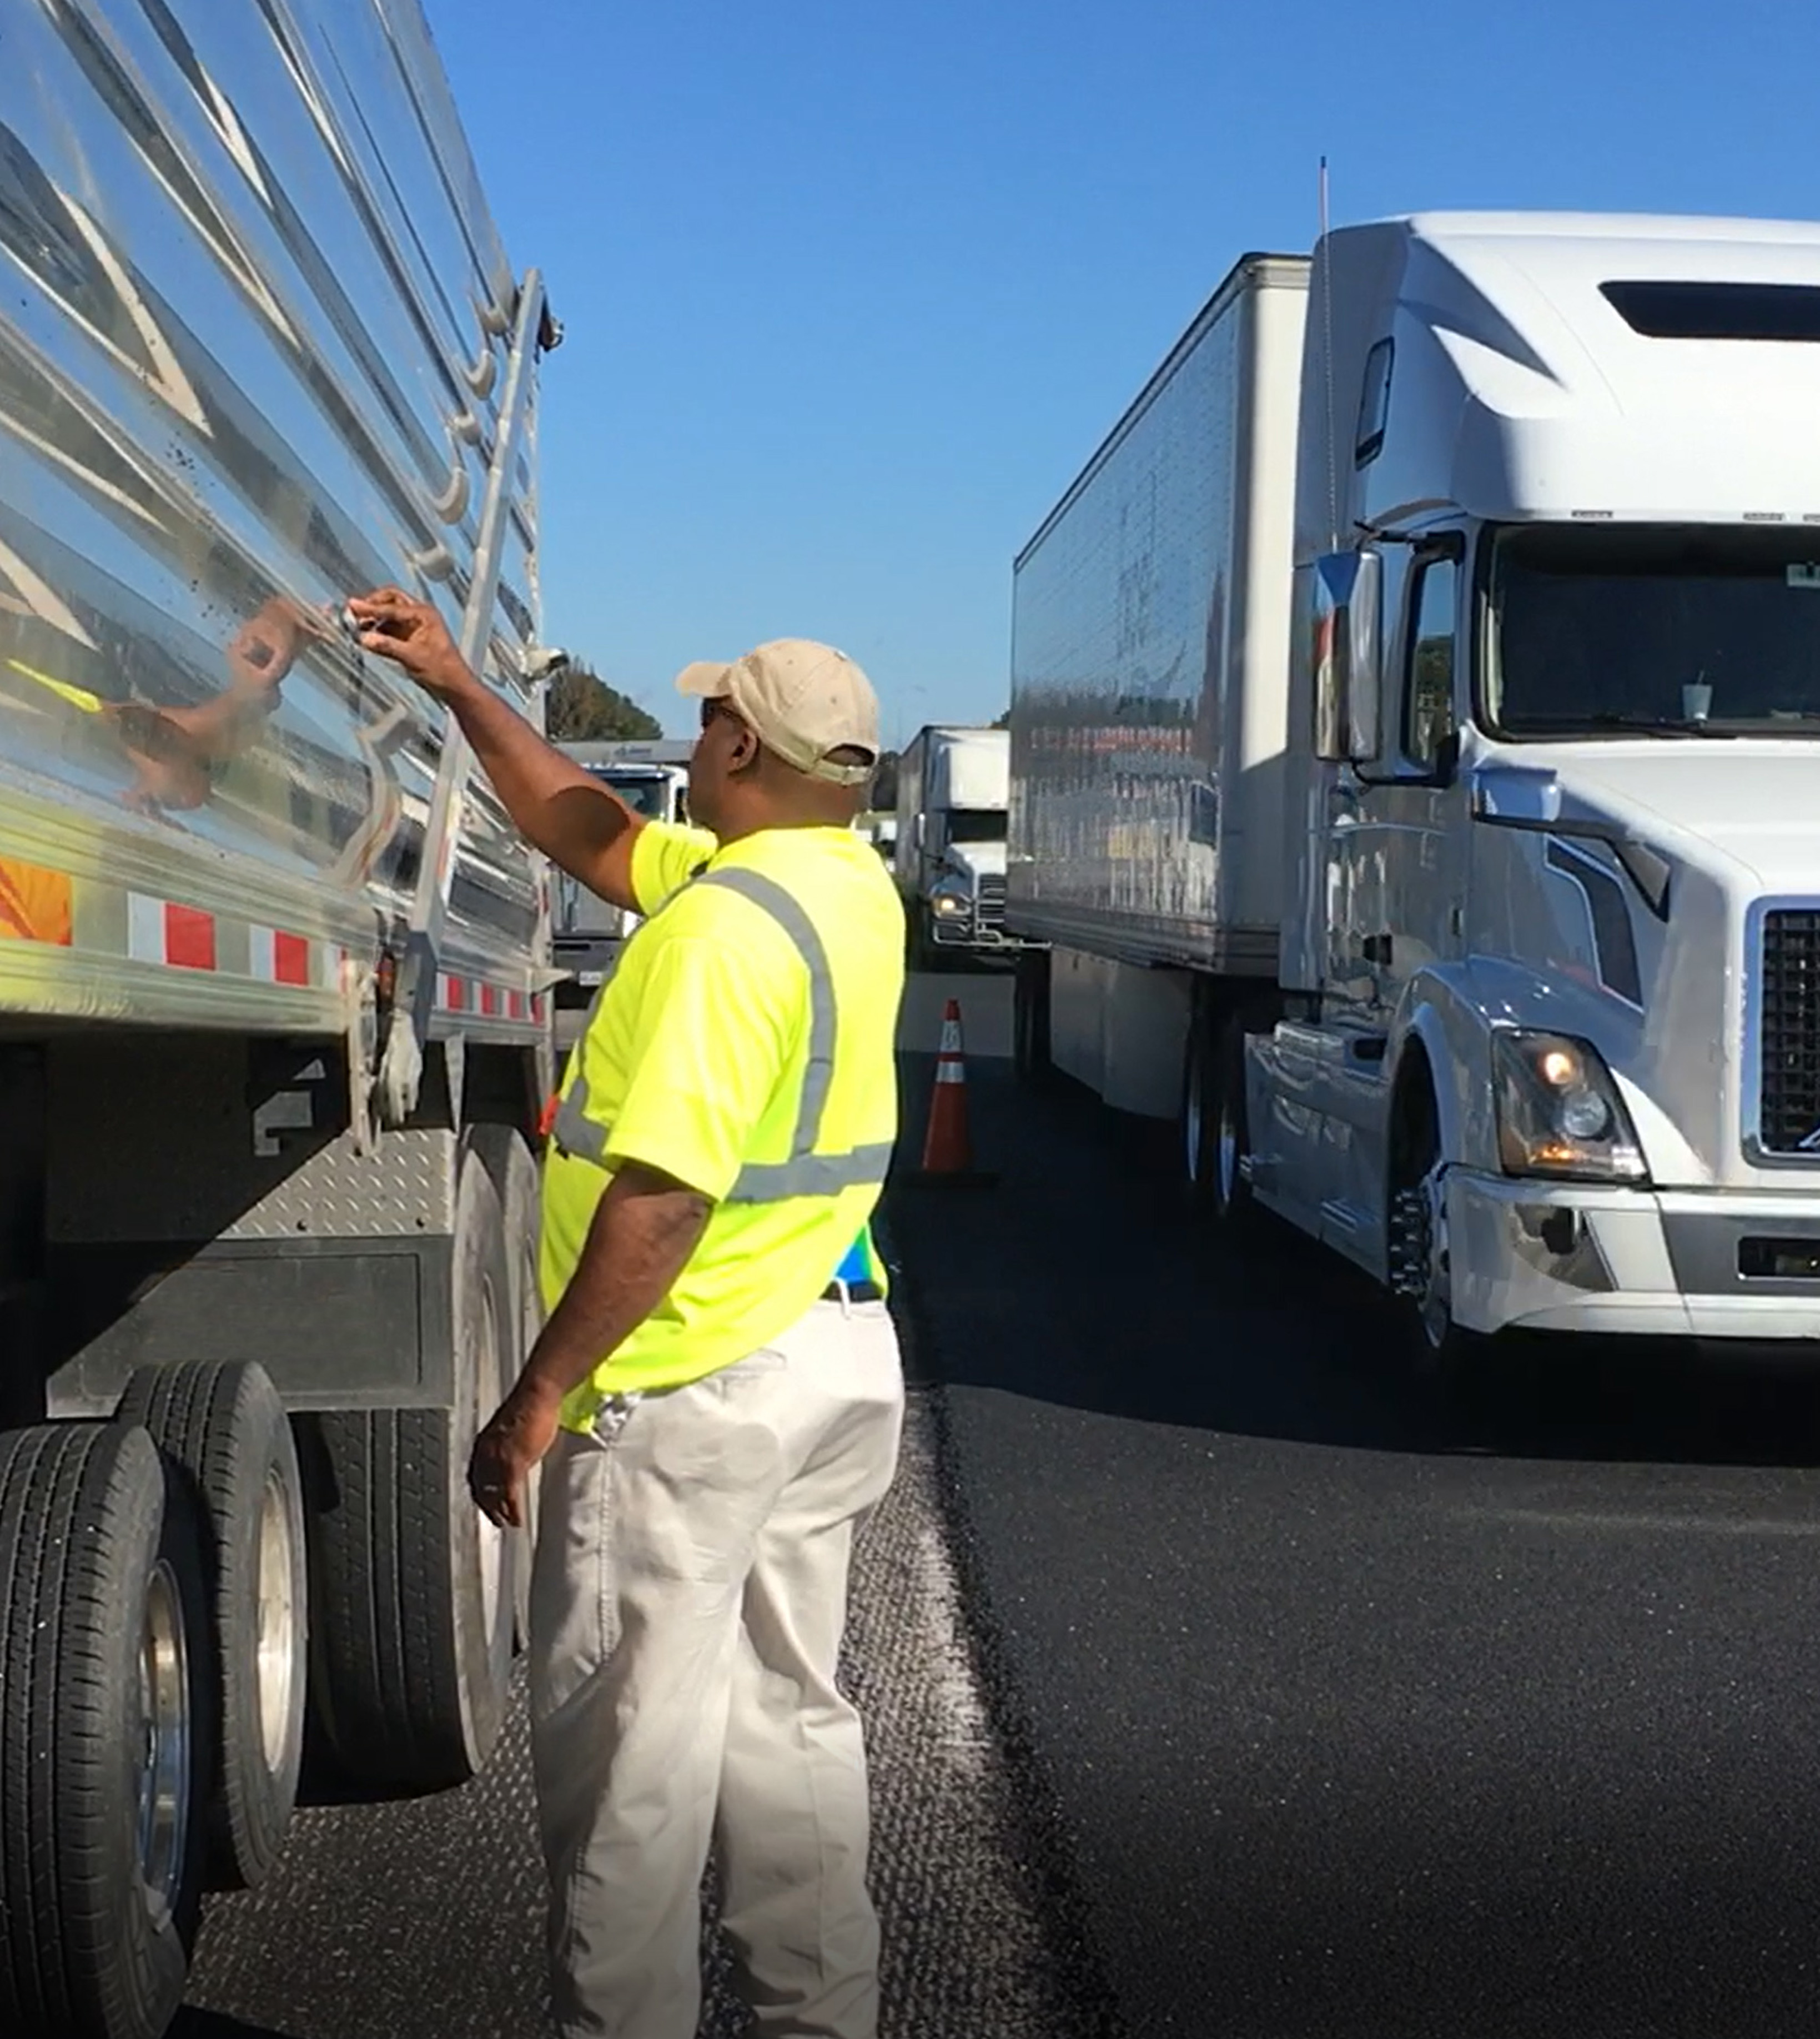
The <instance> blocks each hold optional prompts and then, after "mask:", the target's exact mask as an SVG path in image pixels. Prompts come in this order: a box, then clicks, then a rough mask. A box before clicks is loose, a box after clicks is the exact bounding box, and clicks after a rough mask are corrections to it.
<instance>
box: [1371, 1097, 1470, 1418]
mask: <svg viewBox="0 0 1820 2039" xmlns="http://www.w3.org/2000/svg"><path fill="white" fill-rule="evenodd" d="M1419 1081H1420V1084H1421V1086H1422V1088H1421V1089H1420V1092H1418V1093H1416V1094H1415V1095H1413V1096H1412V1099H1411V1100H1410V1102H1409V1106H1408V1107H1407V1108H1406V1109H1405V1111H1404V1112H1403V1113H1402V1114H1401V1120H1400V1125H1399V1130H1398V1132H1397V1137H1395V1138H1394V1139H1393V1143H1392V1154H1391V1161H1390V1185H1389V1188H1390V1198H1389V1223H1388V1225H1387V1227H1386V1232H1387V1235H1388V1253H1389V1263H1388V1266H1386V1270H1385V1271H1386V1286H1387V1287H1388V1288H1389V1289H1390V1293H1391V1294H1392V1296H1393V1297H1394V1298H1395V1300H1396V1305H1397V1315H1398V1317H1399V1319H1400V1327H1399V1330H1400V1335H1399V1343H1400V1345H1401V1350H1402V1355H1403V1358H1404V1361H1405V1365H1406V1368H1407V1371H1408V1372H1409V1373H1410V1374H1412V1375H1413V1376H1414V1377H1415V1379H1416V1381H1417V1382H1418V1383H1419V1384H1420V1385H1421V1386H1422V1387H1424V1388H1427V1389H1429V1390H1431V1392H1435V1394H1437V1395H1441V1396H1443V1397H1444V1398H1447V1399H1454V1398H1458V1396H1460V1395H1462V1393H1464V1392H1466V1391H1468V1390H1469V1389H1471V1388H1474V1387H1476V1386H1478V1385H1480V1384H1481V1383H1480V1382H1479V1381H1478V1380H1477V1378H1476V1376H1477V1373H1478V1371H1479V1369H1480V1367H1481V1365H1482V1363H1483V1362H1484V1359H1485V1357H1486V1346H1487V1345H1488V1341H1487V1340H1485V1339H1484V1338H1480V1337H1478V1336H1477V1335H1476V1334H1474V1333H1473V1332H1471V1331H1466V1330H1465V1329H1464V1328H1463V1327H1462V1326H1461V1325H1459V1324H1458V1323H1455V1322H1454V1309H1453V1266H1452V1255H1451V1253H1450V1247H1449V1242H1448V1238H1447V1191H1446V1175H1447V1171H1446V1168H1445V1166H1444V1164H1443V1160H1442V1154H1441V1139H1440V1130H1439V1112H1438V1111H1436V1109H1435V1102H1434V1093H1433V1091H1432V1089H1431V1088H1429V1087H1428V1081H1429V1080H1428V1077H1427V1076H1422V1077H1421V1078H1420V1079H1419Z"/></svg>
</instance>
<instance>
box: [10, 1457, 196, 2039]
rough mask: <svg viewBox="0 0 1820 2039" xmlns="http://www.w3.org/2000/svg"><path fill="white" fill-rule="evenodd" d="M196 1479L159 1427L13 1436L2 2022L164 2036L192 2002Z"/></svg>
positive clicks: (96, 2037) (31, 2033)
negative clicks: (183, 1474)
mask: <svg viewBox="0 0 1820 2039" xmlns="http://www.w3.org/2000/svg"><path fill="white" fill-rule="evenodd" d="M207 1618H208V1617H207V1602H206V1598H205V1593H204V1582H203V1553H202V1545H201V1540H200V1535H199V1528H198V1525H197V1523H196V1521H195V1517H194V1515H193V1513H192V1512H191V1506H190V1504H189V1500H188V1495H187V1494H186V1493H185V1491H184V1483H183V1482H182V1481H181V1479H179V1478H178V1477H177V1476H176V1475H175V1473H174V1471H173V1470H172V1469H171V1468H169V1467H168V1466H167V1465H166V1464H165V1461H164V1460H162V1459H161V1457H160V1456H159V1453H158V1450H157V1446H156V1445H154V1444H153V1442H152V1441H151V1439H150V1437H148V1436H147V1435H146V1433H145V1432H144V1431H143V1430H137V1429H133V1428H130V1427H128V1426H126V1425H123V1424H118V1423H57V1424H47V1425H42V1426H39V1427H38V1428H36V1429H34V1430H20V1431H15V1432H14V1433H12V1434H11V1435H9V1436H7V1437H0V1704H3V1705H4V1707H5V1713H6V1736H5V1739H4V1741H0V2031H4V2032H5V2033H6V2034H7V2039H70V2035H72V2034H76V2033H80V2034H81V2035H82V2039H161V2034H162V2033H164V2032H165V2029H166V2028H167V2026H169V2023H170V2022H171V2020H172V2018H173V2017H174V2016H175V2015H176V2011H177V2008H178V2006H179V2005H180V2003H181V2002H182V1999H183V1995H184V1983H185V1980H186V1977H187V1976H188V1967H189V1945H190V1940H191V1935H192V1934H193V1932H194V1930H195V1920H196V1916H197V1911H198V1908H199V1903H200V1898H201V1891H202V1882H203V1850H202V1847H201V1846H200V1844H199V1843H200V1838H201V1836H200V1832H199V1826H200V1823H199V1821H198V1819H197V1818H196V1817H195V1812H196V1786H197V1783H198V1782H199V1776H200V1775H206V1771H207V1761H208V1758H209V1755H210V1751H209V1749H208V1746H207V1714H208V1711H209V1709H208V1708H207V1707H206V1706H203V1705H199V1703H198V1701H199V1698H200V1697H201V1693H200V1688H199V1683H198V1660H197V1657H196V1656H195V1654H193V1653H192V1650H191V1644H192V1642H194V1640H195V1638H197V1637H199V1635H201V1633H202V1631H203V1628H204V1627H205V1626H206V1624H207Z"/></svg>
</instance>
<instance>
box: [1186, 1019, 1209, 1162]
mask: <svg viewBox="0 0 1820 2039" xmlns="http://www.w3.org/2000/svg"><path fill="white" fill-rule="evenodd" d="M1201 1085H1202V1076H1201V1069H1200V1056H1199V1055H1198V1054H1194V1053H1192V1051H1191V1052H1190V1054H1189V1065H1188V1095H1187V1096H1186V1098H1185V1100H1184V1101H1183V1104H1182V1109H1181V1130H1182V1144H1183V1147H1184V1149H1185V1152H1184V1153H1183V1156H1182V1158H1183V1160H1185V1162H1186V1164H1187V1165H1188V1181H1189V1188H1190V1189H1196V1188H1198V1187H1200V1179H1201V1156H1202V1152H1203V1149H1202V1147H1201V1141H1202V1140H1203V1139H1204V1137H1205V1124H1204V1121H1205V1118H1206V1111H1207V1107H1206V1105H1205V1103H1204V1100H1203V1099H1202V1096H1201Z"/></svg>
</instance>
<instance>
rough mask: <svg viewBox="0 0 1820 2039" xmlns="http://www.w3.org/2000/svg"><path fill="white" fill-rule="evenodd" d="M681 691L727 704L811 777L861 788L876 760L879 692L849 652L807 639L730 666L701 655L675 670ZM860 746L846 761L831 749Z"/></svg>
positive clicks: (765, 647)
mask: <svg viewBox="0 0 1820 2039" xmlns="http://www.w3.org/2000/svg"><path fill="white" fill-rule="evenodd" d="M677 692H678V693H684V694H693V695H695V696H696V697H698V698H700V699H701V700H703V701H725V702H726V704H727V705H728V706H729V707H730V708H732V709H733V711H734V713H735V714H737V716H739V718H740V720H741V721H742V722H744V723H746V724H747V725H748V726H749V727H750V729H751V731H752V732H753V735H755V736H756V738H757V739H758V740H759V742H760V743H762V744H763V745H764V747H765V749H766V750H772V751H775V753H776V754H777V755H778V756H779V758H782V759H783V761H784V763H785V764H787V765H794V767H795V768H796V769H797V770H798V772H802V773H807V774H808V776H810V778H812V779H830V780H833V782H834V783H835V784H836V785H837V786H861V785H863V784H865V783H866V780H868V779H870V777H871V776H872V773H873V769H874V766H875V765H877V763H878V696H877V695H876V694H875V693H874V692H873V691H872V682H870V680H869V679H867V678H866V675H865V674H863V672H862V671H861V670H859V666H856V665H855V663H854V662H853V661H852V660H851V659H850V658H848V657H847V654H846V653H845V652H844V651H836V650H835V648H834V647H833V646H832V644H816V643H815V642H814V641H813V640H812V639H810V638H807V637H779V638H775V639H774V640H772V642H771V643H770V644H760V646H759V647H757V649H756V651H748V652H747V653H746V654H745V657H744V658H741V659H734V661H733V663H731V664H730V665H722V664H720V663H719V662H718V661H716V660H715V659H698V660H697V661H696V663H695V664H694V665H692V666H684V668H683V669H682V670H681V672H680V673H678V674H677ZM847 749H852V750H863V751H864V752H865V753H866V759H867V761H866V763H865V764H863V765H848V764H846V763H844V762H843V761H841V760H840V759H838V758H831V757H830V756H829V755H828V753H829V752H830V751H833V750H847Z"/></svg>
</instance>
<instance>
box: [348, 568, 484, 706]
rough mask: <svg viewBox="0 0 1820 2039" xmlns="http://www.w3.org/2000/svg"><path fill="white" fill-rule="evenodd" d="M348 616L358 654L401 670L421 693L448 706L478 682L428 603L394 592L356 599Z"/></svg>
mask: <svg viewBox="0 0 1820 2039" xmlns="http://www.w3.org/2000/svg"><path fill="white" fill-rule="evenodd" d="M347 613H348V614H349V615H350V616H351V617H353V618H354V620H355V622H356V623H357V624H358V625H359V626H360V644H361V648H362V651H371V652H372V653H373V655H375V656H376V657H377V658H381V659H390V660H391V661H392V664H393V665H395V666H403V667H404V670H405V671H406V672H408V674H410V675H411V678H412V679H414V680H415V682H417V684H418V685H419V686H420V687H422V688H423V690H424V692H425V693H430V694H434V695H435V697H437V699H438V701H447V700H449V699H450V698H451V697H453V696H454V695H457V694H459V693H462V692H463V691H464V689H468V688H471V687H474V686H477V685H479V682H477V681H476V679H475V678H474V675H473V674H472V672H470V671H469V670H468V666H467V663H466V661H465V660H464V659H463V658H462V656H461V653H460V652H459V651H457V649H456V648H455V640H454V639H453V637H451V636H449V626H448V625H446V623H445V622H444V621H442V617H441V616H440V615H439V614H438V613H437V611H436V610H435V609H434V608H433V607H432V606H431V605H430V603H428V602H418V601H415V600H414V599H413V598H411V596H410V595H408V594H404V592H403V591H402V590H400V589H398V588H396V587H380V588H375V589H374V590H373V592H372V594H362V595H357V596H356V597H355V598H354V600H353V601H351V602H349V604H348V605H347Z"/></svg>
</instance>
